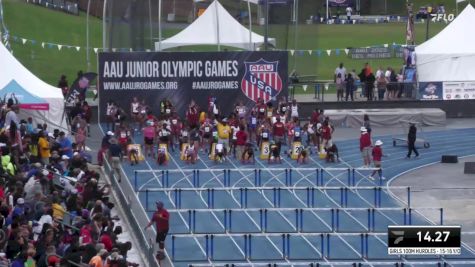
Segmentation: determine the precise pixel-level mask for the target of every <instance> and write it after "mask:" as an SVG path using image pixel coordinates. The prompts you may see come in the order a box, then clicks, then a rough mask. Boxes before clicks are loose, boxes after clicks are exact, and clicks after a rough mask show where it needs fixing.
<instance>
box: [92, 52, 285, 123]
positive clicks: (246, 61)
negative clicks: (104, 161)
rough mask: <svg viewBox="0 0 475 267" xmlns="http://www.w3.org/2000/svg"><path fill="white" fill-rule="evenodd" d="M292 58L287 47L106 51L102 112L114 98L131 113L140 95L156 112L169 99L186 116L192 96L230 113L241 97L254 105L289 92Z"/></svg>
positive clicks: (102, 63) (101, 68)
mask: <svg viewBox="0 0 475 267" xmlns="http://www.w3.org/2000/svg"><path fill="white" fill-rule="evenodd" d="M287 61H288V55H287V51H271V52H251V51H245V52H195V53H193V52H151V53H150V52H132V53H127V52H124V53H100V54H99V81H98V87H99V96H100V98H99V99H100V101H101V103H100V107H101V115H102V116H104V114H105V108H106V102H108V101H114V102H115V103H117V104H118V106H119V107H121V108H122V109H124V111H125V112H126V114H130V111H129V107H130V102H131V100H132V98H133V97H134V96H136V97H138V98H139V100H145V104H146V105H147V106H148V107H150V108H151V109H152V112H153V113H154V114H159V107H160V105H159V103H160V102H161V101H162V100H164V99H167V100H169V101H171V103H172V105H173V107H174V109H175V111H176V112H178V114H180V115H184V114H185V112H186V110H187V108H188V105H189V104H190V102H191V100H194V101H195V102H196V103H197V104H198V105H199V106H200V107H201V109H202V110H206V109H207V107H208V103H209V99H215V100H216V103H217V104H218V107H219V108H220V110H221V113H222V114H225V115H227V114H229V113H230V112H232V111H233V109H234V106H235V104H236V103H237V102H238V101H243V102H244V103H245V104H248V105H251V104H252V103H255V102H256V101H257V100H258V99H263V100H264V101H266V102H269V101H271V100H276V99H277V97H280V96H287V95H288V88H287V77H288V70H287V64H288V63H287ZM101 119H104V117H102V118H101Z"/></svg>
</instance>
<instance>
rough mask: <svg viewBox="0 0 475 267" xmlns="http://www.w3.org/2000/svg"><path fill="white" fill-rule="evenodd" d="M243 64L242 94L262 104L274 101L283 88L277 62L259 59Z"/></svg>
mask: <svg viewBox="0 0 475 267" xmlns="http://www.w3.org/2000/svg"><path fill="white" fill-rule="evenodd" d="M244 64H245V65H246V73H245V74H244V77H243V78H242V81H241V90H242V92H243V93H244V94H245V95H246V96H247V97H248V98H249V99H251V100H252V101H254V102H257V100H258V99H259V98H260V99H262V100H264V102H269V101H271V100H273V99H275V98H276V96H277V95H278V94H279V93H280V91H281V90H282V87H283V85H282V79H281V78H280V76H279V69H278V67H279V62H278V61H276V62H268V61H265V60H264V59H262V58H261V59H260V60H258V61H256V62H244Z"/></svg>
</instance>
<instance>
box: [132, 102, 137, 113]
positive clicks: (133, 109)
mask: <svg viewBox="0 0 475 267" xmlns="http://www.w3.org/2000/svg"><path fill="white" fill-rule="evenodd" d="M132 113H139V102H132Z"/></svg>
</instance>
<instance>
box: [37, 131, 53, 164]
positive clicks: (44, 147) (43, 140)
mask: <svg viewBox="0 0 475 267" xmlns="http://www.w3.org/2000/svg"><path fill="white" fill-rule="evenodd" d="M38 135H39V137H40V138H39V139H38V150H39V154H40V158H41V162H43V164H45V165H48V164H49V158H50V157H51V151H50V146H49V141H48V136H47V135H46V132H44V131H40V132H39V134H38Z"/></svg>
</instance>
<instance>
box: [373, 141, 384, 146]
mask: <svg viewBox="0 0 475 267" xmlns="http://www.w3.org/2000/svg"><path fill="white" fill-rule="evenodd" d="M382 144H383V142H382V141H381V140H378V141H376V143H374V145H376V146H380V145H382Z"/></svg>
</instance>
